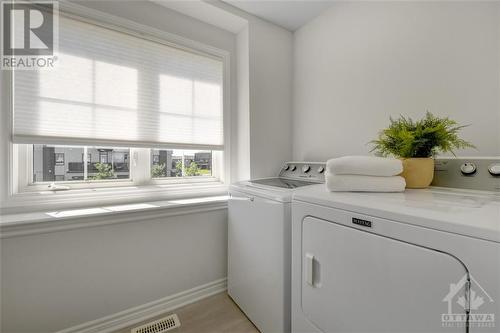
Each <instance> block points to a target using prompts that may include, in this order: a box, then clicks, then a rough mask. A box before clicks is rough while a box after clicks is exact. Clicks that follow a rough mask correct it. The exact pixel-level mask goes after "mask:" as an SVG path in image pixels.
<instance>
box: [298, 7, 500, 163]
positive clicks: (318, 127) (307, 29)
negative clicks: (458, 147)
mask: <svg viewBox="0 0 500 333" xmlns="http://www.w3.org/2000/svg"><path fill="white" fill-rule="evenodd" d="M499 8H500V3H493V2H489V3H486V2H484V3H479V2H416V1H414V2H386V3H381V2H350V3H348V2H339V3H336V4H335V5H333V6H332V7H331V8H330V9H329V10H327V11H326V12H324V13H323V14H322V15H320V16H319V17H318V18H316V19H315V20H314V21H312V22H310V23H309V24H307V25H306V26H304V27H302V28H301V29H299V30H298V31H296V33H295V34H294V43H295V44H294V100H293V102H294V117H293V138H294V142H293V152H294V159H297V160H303V159H305V160H326V159H328V158H330V157H334V156H340V155H346V154H366V153H368V152H369V150H370V146H369V145H367V144H366V143H367V142H369V141H370V140H372V139H374V138H375V137H376V135H377V132H378V131H379V130H380V129H382V128H383V127H385V126H386V125H387V124H388V118H389V116H391V115H392V116H394V117H397V116H398V115H399V114H403V115H409V116H412V117H415V118H418V117H421V116H423V115H424V113H425V111H426V110H429V111H431V112H433V113H434V114H436V115H440V116H450V117H451V118H453V119H455V120H457V121H459V122H460V123H462V124H471V126H470V127H468V128H466V129H464V130H463V132H462V135H463V137H464V138H465V139H467V140H470V141H472V142H473V143H474V144H475V145H476V146H477V147H478V148H479V150H478V151H474V150H468V151H461V152H459V154H461V155H483V156H484V155H499V154H500V99H499V92H500V80H499V75H498V73H499V72H500V29H499V25H500V15H499V12H500V9H499Z"/></svg>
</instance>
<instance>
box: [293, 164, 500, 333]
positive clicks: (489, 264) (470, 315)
mask: <svg viewBox="0 0 500 333" xmlns="http://www.w3.org/2000/svg"><path fill="white" fill-rule="evenodd" d="M497 171H498V172H497ZM498 174H500V160H499V159H474V160H469V159H444V160H437V161H436V172H435V181H434V185H438V186H433V187H431V188H429V189H424V190H407V191H405V192H404V193H347V192H346V193H339V192H336V193H331V192H328V191H327V190H326V189H325V186H323V185H315V186H310V187H307V188H304V189H299V190H297V191H295V192H294V195H293V201H292V332H296V333H298V332H329V333H334V332H339V333H340V332H342V333H345V332H356V333H363V332H366V333H368V332H398V333H403V332H421V333H423V332H426V333H434V332H448V333H450V332H500V322H499V320H500V318H499V316H500V178H499V175H498Z"/></svg>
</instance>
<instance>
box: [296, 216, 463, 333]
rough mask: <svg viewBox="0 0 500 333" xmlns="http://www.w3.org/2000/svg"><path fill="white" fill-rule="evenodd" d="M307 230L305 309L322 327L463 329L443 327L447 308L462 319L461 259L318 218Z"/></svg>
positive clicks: (309, 220) (345, 329)
mask: <svg viewBox="0 0 500 333" xmlns="http://www.w3.org/2000/svg"><path fill="white" fill-rule="evenodd" d="M302 228H303V230H302V231H303V234H302V237H303V239H302V272H303V276H302V309H303V311H304V314H305V315H306V317H307V318H308V319H309V320H310V321H311V322H312V324H314V325H315V326H316V327H317V328H318V329H319V330H320V331H323V332H342V333H344V332H356V333H362V332H370V333H372V332H398V333H401V332H433V333H435V332H448V333H450V332H465V331H466V329H465V327H464V325H463V323H462V324H460V323H457V324H453V325H451V326H453V327H444V325H443V324H442V315H443V314H448V306H450V309H453V310H450V311H451V312H453V313H458V314H460V315H463V316H465V309H464V308H463V307H460V305H458V304H457V303H456V301H457V300H459V299H461V298H460V297H464V298H463V300H465V294H466V292H465V290H466V288H465V286H463V285H461V284H460V283H458V282H459V281H461V279H462V278H463V277H467V271H466V269H465V267H464V266H463V265H462V263H461V262H460V261H458V260H457V259H456V258H454V257H452V256H451V255H449V254H446V253H442V252H438V251H434V250H430V249H427V248H424V247H420V246H417V245H412V244H408V243H405V242H402V241H398V240H394V239H390V238H386V237H383V236H379V235H376V234H373V233H369V232H366V231H363V230H360V229H356V228H352V227H347V226H344V225H340V224H336V223H333V222H329V221H325V220H321V219H317V218H313V217H307V218H305V219H304V221H303V226H302ZM465 280H466V279H464V280H463V281H465ZM452 283H453V284H456V285H455V286H451V284H452ZM448 294H450V296H451V297H450V302H455V303H453V304H452V303H450V304H449V305H448V303H447V302H446V299H447V298H446V297H447V296H448ZM451 294H453V295H451ZM458 309H460V311H458ZM461 319H464V317H462V318H461ZM448 324H449V322H448Z"/></svg>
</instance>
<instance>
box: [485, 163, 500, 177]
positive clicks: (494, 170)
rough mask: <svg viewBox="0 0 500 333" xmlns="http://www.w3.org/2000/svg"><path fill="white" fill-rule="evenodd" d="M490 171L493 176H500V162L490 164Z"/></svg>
mask: <svg viewBox="0 0 500 333" xmlns="http://www.w3.org/2000/svg"><path fill="white" fill-rule="evenodd" d="M488 171H489V172H490V174H491V175H492V176H500V163H495V164H492V165H490V166H489V167H488Z"/></svg>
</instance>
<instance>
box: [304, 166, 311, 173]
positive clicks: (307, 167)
mask: <svg viewBox="0 0 500 333" xmlns="http://www.w3.org/2000/svg"><path fill="white" fill-rule="evenodd" d="M309 171H311V167H310V166H309V165H304V166H303V167H302V172H303V173H308V172H309Z"/></svg>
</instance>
